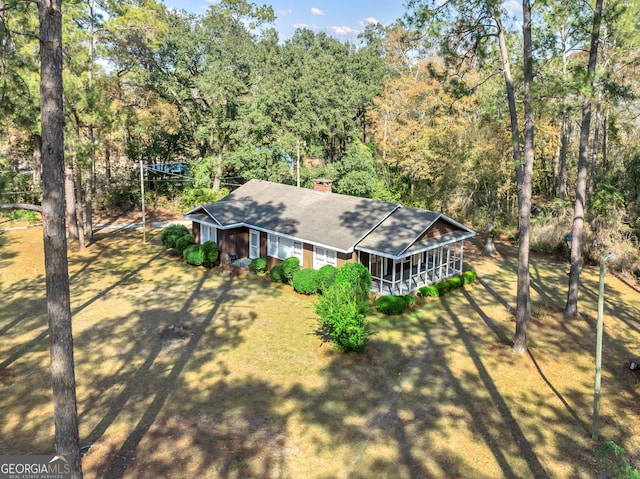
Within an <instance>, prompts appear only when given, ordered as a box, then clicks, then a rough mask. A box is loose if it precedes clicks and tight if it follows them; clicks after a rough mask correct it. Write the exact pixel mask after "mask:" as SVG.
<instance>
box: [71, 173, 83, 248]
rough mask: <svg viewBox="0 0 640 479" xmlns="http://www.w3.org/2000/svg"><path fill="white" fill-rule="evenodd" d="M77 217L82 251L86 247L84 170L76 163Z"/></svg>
mask: <svg viewBox="0 0 640 479" xmlns="http://www.w3.org/2000/svg"><path fill="white" fill-rule="evenodd" d="M74 171H75V175H74V176H75V178H74V179H75V192H76V219H77V221H78V242H79V249H80V251H83V250H84V247H85V232H84V214H83V213H82V211H83V208H82V170H81V169H80V165H78V163H77V162H76V164H75V170H74Z"/></svg>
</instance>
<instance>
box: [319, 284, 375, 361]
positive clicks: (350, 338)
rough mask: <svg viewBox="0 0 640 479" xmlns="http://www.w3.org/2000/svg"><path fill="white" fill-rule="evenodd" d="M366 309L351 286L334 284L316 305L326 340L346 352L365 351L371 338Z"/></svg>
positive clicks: (321, 331)
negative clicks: (366, 319)
mask: <svg viewBox="0 0 640 479" xmlns="http://www.w3.org/2000/svg"><path fill="white" fill-rule="evenodd" d="M366 309H367V307H366V305H364V304H363V302H362V301H359V300H358V297H357V293H356V291H355V289H354V288H353V287H352V286H351V285H350V284H348V283H345V282H343V283H340V284H338V283H336V284H334V285H333V286H332V287H330V288H329V289H328V290H327V291H325V293H324V294H323V295H322V297H321V299H320V302H319V303H318V304H317V305H316V312H317V313H318V315H319V316H320V319H319V329H320V333H321V334H322V336H323V338H324V340H326V341H329V342H331V344H333V345H334V347H336V348H337V349H339V350H341V351H344V352H362V351H363V350H364V348H365V346H366V343H367V339H368V337H369V336H370V335H371V333H370V331H369V329H368V326H367V324H366V321H365V318H366V312H365V311H366Z"/></svg>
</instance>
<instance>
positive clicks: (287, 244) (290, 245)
mask: <svg viewBox="0 0 640 479" xmlns="http://www.w3.org/2000/svg"><path fill="white" fill-rule="evenodd" d="M267 254H268V255H269V256H272V257H273V258H278V259H287V258H290V257H292V256H294V257H296V258H298V259H299V260H300V262H302V254H303V250H302V242H301V241H294V240H293V239H291V238H285V237H284V236H279V235H276V234H269V235H268V236H267Z"/></svg>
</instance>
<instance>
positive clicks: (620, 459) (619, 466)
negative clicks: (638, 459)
mask: <svg viewBox="0 0 640 479" xmlns="http://www.w3.org/2000/svg"><path fill="white" fill-rule="evenodd" d="M624 454H625V451H624V448H622V447H621V446H620V445H618V444H617V443H616V442H615V441H612V440H607V441H604V442H603V443H602V445H601V446H600V448H599V449H598V452H597V453H596V458H597V459H598V462H599V463H600V465H601V467H602V469H603V472H604V473H605V476H606V477H611V478H615V479H639V478H640V474H638V470H637V469H635V468H634V467H633V466H632V465H631V464H629V462H628V461H627V460H626V459H625V457H624Z"/></svg>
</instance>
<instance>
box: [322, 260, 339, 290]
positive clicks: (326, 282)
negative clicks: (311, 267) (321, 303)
mask: <svg viewBox="0 0 640 479" xmlns="http://www.w3.org/2000/svg"><path fill="white" fill-rule="evenodd" d="M337 272H338V268H336V267H335V266H333V265H332V264H325V265H324V266H323V267H321V268H320V269H319V270H318V292H319V293H320V294H323V293H324V292H325V291H327V290H328V289H329V288H330V287H331V286H333V283H335V282H336V273H337Z"/></svg>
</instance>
